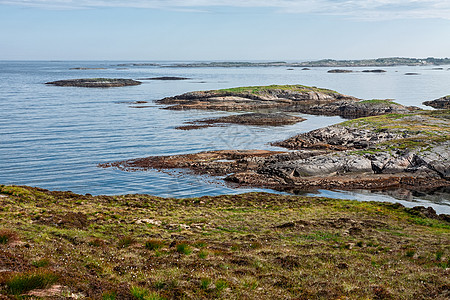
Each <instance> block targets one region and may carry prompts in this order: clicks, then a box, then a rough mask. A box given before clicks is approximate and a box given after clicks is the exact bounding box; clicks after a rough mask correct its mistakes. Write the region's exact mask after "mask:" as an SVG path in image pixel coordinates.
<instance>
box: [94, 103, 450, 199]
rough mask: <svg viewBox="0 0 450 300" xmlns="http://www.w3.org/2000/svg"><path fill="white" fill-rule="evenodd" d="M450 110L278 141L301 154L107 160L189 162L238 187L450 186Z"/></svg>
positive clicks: (136, 164)
mask: <svg viewBox="0 0 450 300" xmlns="http://www.w3.org/2000/svg"><path fill="white" fill-rule="evenodd" d="M449 118H450V110H441V111H416V112H410V113H408V114H388V115H382V116H374V117H366V118H360V119H354V120H350V121H346V122H343V123H340V124H337V125H332V126H328V127H325V128H321V129H317V130H314V131H311V132H308V133H304V134H300V135H297V136H294V137H292V138H289V139H287V140H285V141H280V142H275V143H273V145H274V146H279V147H284V148H288V149H291V150H295V151H294V152H286V151H283V152H279V151H262V150H223V151H208V152H201V153H197V154H187V155H175V156H155V157H147V158H141V159H132V160H125V161H119V162H112V163H107V164H101V165H99V166H100V167H104V168H106V167H115V168H119V169H121V170H126V171H137V170H147V169H152V168H155V169H173V168H185V169H189V170H191V171H192V172H194V173H196V174H208V175H213V176H223V177H224V179H225V180H226V181H229V182H234V183H237V184H239V185H246V186H253V187H266V188H272V189H275V190H316V189H348V190H351V189H369V190H374V189H394V188H405V189H408V190H416V191H429V190H433V189H436V188H442V187H449V186H450V124H449V122H448V119H449Z"/></svg>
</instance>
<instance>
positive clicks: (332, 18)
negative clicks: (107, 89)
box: [0, 0, 450, 61]
mask: <svg viewBox="0 0 450 300" xmlns="http://www.w3.org/2000/svg"><path fill="white" fill-rule="evenodd" d="M393 56H401V57H431V56H433V57H450V0H411V1H405V0H241V1H237V0H128V1H127V0H17V1H14V0H0V60H134V61H135V60H170V61H173V60H179V61H186V60H220V61H222V60H238V61H243V60H276V61H280V60H283V61H300V60H305V59H323V58H332V59H364V58H378V57H393Z"/></svg>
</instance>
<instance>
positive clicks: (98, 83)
mask: <svg viewBox="0 0 450 300" xmlns="http://www.w3.org/2000/svg"><path fill="white" fill-rule="evenodd" d="M45 84H51V85H56V86H73V87H93V88H99V87H122V86H132V85H140V84H141V82H140V81H136V80H132V79H123V78H86V79H68V80H58V81H52V82H46V83H45Z"/></svg>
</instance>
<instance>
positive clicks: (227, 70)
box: [0, 61, 450, 214]
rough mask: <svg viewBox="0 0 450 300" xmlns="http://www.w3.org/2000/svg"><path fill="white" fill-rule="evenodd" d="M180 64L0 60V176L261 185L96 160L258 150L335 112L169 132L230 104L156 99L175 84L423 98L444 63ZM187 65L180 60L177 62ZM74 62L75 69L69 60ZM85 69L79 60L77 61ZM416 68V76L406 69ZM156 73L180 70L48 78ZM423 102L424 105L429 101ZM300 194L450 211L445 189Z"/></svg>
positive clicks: (142, 188) (116, 187) (176, 193)
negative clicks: (175, 106)
mask: <svg viewBox="0 0 450 300" xmlns="http://www.w3.org/2000/svg"><path fill="white" fill-rule="evenodd" d="M177 63H180V62H167V61H166V62H149V61H145V62H142V61H133V62H130V61H0V105H1V110H0V184H14V185H27V186H35V187H41V188H45V189H50V190H62V191H67V190H70V191H72V192H75V193H80V194H87V193H89V194H92V195H122V194H135V193H140V194H151V195H155V196H162V197H200V196H205V195H221V194H238V193H244V192H251V191H265V192H276V191H272V190H267V189H257V188H240V187H236V186H233V185H229V184H226V183H225V182H224V181H223V180H222V178H220V177H209V176H198V175H192V174H189V173H188V172H186V171H182V170H173V171H157V170H154V171H138V172H124V171H120V170H117V169H111V168H109V169H103V168H99V167H98V166H97V165H98V164H99V163H105V162H111V161H116V160H125V159H131V158H140V157H147V156H153V155H173V154H185V153H195V152H199V151H207V150H222V149H268V150H280V148H276V147H272V146H270V144H269V143H270V142H274V141H279V140H283V139H286V138H288V137H291V136H293V135H296V134H298V133H302V132H307V131H310V130H313V129H317V128H320V127H324V126H328V125H332V124H336V123H339V122H341V121H342V120H343V119H342V118H340V117H325V116H313V115H307V114H296V115H298V116H302V117H304V118H306V119H307V120H306V121H304V122H300V123H297V124H295V125H288V126H281V127H265V126H243V125H230V126H225V127H210V128H203V129H198V130H190V131H183V130H177V129H176V127H177V126H181V125H183V124H185V123H186V122H189V121H194V120H198V119H203V118H211V117H219V116H226V115H231V114H235V113H236V112H218V111H199V110H188V111H172V110H166V109H164V106H161V105H157V104H156V103H155V102H154V101H155V100H158V99H161V98H164V97H168V96H174V95H178V94H181V93H185V92H190V91H198V90H210V89H221V88H231V87H239V86H254V85H271V84H302V85H308V86H316V87H321V88H328V89H332V90H336V91H338V92H340V93H343V94H346V95H351V96H355V97H358V98H362V99H394V100H395V101H396V102H398V103H401V104H404V105H414V106H418V107H421V108H426V107H424V106H422V102H423V101H426V100H433V99H436V98H440V97H442V96H444V95H448V94H449V93H450V91H449V84H450V66H439V68H436V67H431V66H395V67H383V68H382V69H384V70H386V72H385V73H366V72H360V71H362V70H366V69H375V68H368V67H364V68H360V67H354V68H342V69H351V70H353V71H355V72H352V73H327V71H328V70H330V69H331V68H324V67H314V68H310V70H303V69H302V68H292V70H290V68H287V67H286V66H282V67H281V66H280V67H185V66H183V67H176V66H175V65H176V64H177ZM183 63H189V62H183ZM79 68H82V69H79ZM86 68H87V69H86ZM406 73H417V75H405V74H406ZM160 76H177V77H187V78H189V79H188V80H177V81H156V80H142V82H143V83H142V85H139V86H130V87H118V88H79V87H57V86H52V85H46V84H45V83H46V82H49V81H55V80H63V79H76V78H131V79H142V78H151V77H160ZM428 109H430V108H428ZM302 194H303V195H308V196H326V197H334V198H341V199H356V200H359V201H389V202H398V203H401V204H403V205H405V206H409V207H412V206H417V205H423V206H431V207H433V208H434V209H435V210H436V211H437V212H438V213H447V214H449V213H450V194H449V193H448V192H436V193H433V194H422V193H412V192H408V191H404V190H401V191H391V192H389V193H382V192H371V191H365V190H358V191H351V192H348V191H339V190H332V191H328V190H319V191H317V192H315V193H311V192H305V193H302Z"/></svg>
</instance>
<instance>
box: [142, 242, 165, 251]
mask: <svg viewBox="0 0 450 300" xmlns="http://www.w3.org/2000/svg"><path fill="white" fill-rule="evenodd" d="M163 246H164V242H163V241H161V240H155V239H151V240H148V241H146V242H145V248H147V249H148V250H158V249H161V248H162V247H163Z"/></svg>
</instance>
